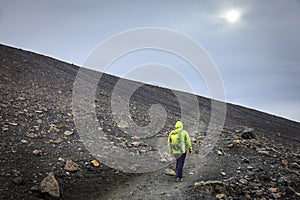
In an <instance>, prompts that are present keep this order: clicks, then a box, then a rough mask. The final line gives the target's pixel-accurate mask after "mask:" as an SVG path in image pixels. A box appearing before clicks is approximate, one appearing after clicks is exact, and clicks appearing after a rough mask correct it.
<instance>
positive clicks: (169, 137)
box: [168, 134, 173, 153]
mask: <svg viewBox="0 0 300 200" xmlns="http://www.w3.org/2000/svg"><path fill="white" fill-rule="evenodd" d="M168 150H169V153H173V152H172V148H171V134H169V136H168Z"/></svg>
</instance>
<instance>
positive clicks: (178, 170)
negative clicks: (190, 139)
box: [176, 153, 186, 178]
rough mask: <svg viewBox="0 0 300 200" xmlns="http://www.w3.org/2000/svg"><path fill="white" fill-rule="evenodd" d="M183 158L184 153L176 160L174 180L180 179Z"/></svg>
mask: <svg viewBox="0 0 300 200" xmlns="http://www.w3.org/2000/svg"><path fill="white" fill-rule="evenodd" d="M185 157H186V153H183V154H182V155H181V156H180V157H179V158H177V160H176V178H182V170H183V165H184V160H185Z"/></svg>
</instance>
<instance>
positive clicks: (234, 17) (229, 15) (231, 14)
mask: <svg viewBox="0 0 300 200" xmlns="http://www.w3.org/2000/svg"><path fill="white" fill-rule="evenodd" d="M225 18H226V20H227V21H229V22H230V23H234V22H236V21H238V20H239V18H240V13H239V12H238V11H237V10H229V11H227V12H226V15H225Z"/></svg>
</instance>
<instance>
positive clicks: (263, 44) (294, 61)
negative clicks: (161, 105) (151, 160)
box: [0, 0, 300, 122]
mask: <svg viewBox="0 0 300 200" xmlns="http://www.w3.org/2000/svg"><path fill="white" fill-rule="evenodd" d="M0 5H1V6H0V43H2V44H6V45H10V46H14V47H18V48H23V49H27V50H30V51H33V52H37V53H41V54H44V55H48V56H51V57H55V58H58V59H60V60H63V61H66V62H70V63H74V64H77V65H80V66H81V65H82V64H83V63H84V61H85V59H86V58H87V56H88V55H89V53H90V52H91V51H92V50H93V49H94V48H95V47H96V46H97V45H98V44H99V43H101V42H102V41H104V40H105V39H107V38H108V37H111V36H112V35H115V34H118V33H120V32H122V31H126V30H129V29H134V28H143V27H161V28H167V29H172V30H175V31H178V32H181V33H183V34H185V35H187V36H189V37H191V38H192V39H194V40H195V41H197V42H198V43H199V44H200V45H202V46H203V48H205V50H206V51H207V53H208V54H209V55H210V57H211V58H212V60H213V61H214V63H215V64H216V66H217V68H218V70H219V72H220V74H221V77H222V79H223V82H224V88H225V93H226V101H227V102H231V103H234V104H239V105H243V106H246V107H250V108H254V109H258V110H262V111H265V112H268V113H272V114H275V115H279V116H283V117H286V118H289V119H293V120H296V121H299V122H300V92H299V89H300V1H297V0H286V1H282V0H263V1H262V0H251V1H248V0H247V1H246V0H245V1H242V0H236V1H231V0H228V1H226V0H222V1H221V0H220V1H213V0H198V1H185V2H184V1H142V0H139V1H125V0H124V1H121V0H120V1H96V0H94V1H58V0H52V1H41V0H35V1H34V0H27V1H22V0H6V1H5V0H0ZM231 9H235V10H236V11H238V12H239V13H240V19H239V20H237V21H236V22H235V23H230V22H228V21H227V20H226V19H225V18H224V17H222V16H223V15H224V13H226V12H227V11H228V10H231ZM149 62H155V63H162V64H165V65H168V66H174V68H175V69H176V70H177V71H180V72H182V73H183V75H184V76H185V78H187V79H188V80H190V82H191V84H192V85H195V86H196V88H195V91H196V92H197V93H198V94H200V95H204V96H208V97H209V96H210V95H209V92H208V91H207V90H206V89H205V83H204V82H201V84H199V80H195V77H194V76H193V73H192V72H190V71H189V70H188V68H189V67H190V66H189V64H188V63H186V62H185V61H183V60H181V59H180V58H178V57H176V56H174V55H170V54H168V53H166V52H158V51H151V50H145V51H141V52H135V53H132V54H129V55H127V56H123V57H121V58H120V59H119V60H117V61H116V62H115V63H114V64H113V65H112V67H111V69H110V70H109V73H113V74H116V75H119V76H123V75H124V74H125V73H126V72H127V71H129V70H130V69H131V67H132V66H137V65H141V64H143V63H149ZM120 66H122V67H121V68H120Z"/></svg>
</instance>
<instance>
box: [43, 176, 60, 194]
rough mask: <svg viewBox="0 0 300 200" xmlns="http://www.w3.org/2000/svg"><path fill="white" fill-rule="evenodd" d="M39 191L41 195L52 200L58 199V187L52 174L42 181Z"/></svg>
mask: <svg viewBox="0 0 300 200" xmlns="http://www.w3.org/2000/svg"><path fill="white" fill-rule="evenodd" d="M40 190H41V192H42V193H46V194H48V195H50V197H51V198H53V199H58V198H59V197H60V191H59V185H58V182H57V180H56V178H55V177H54V174H53V172H50V173H49V174H48V176H47V177H46V178H44V179H43V180H42V182H41V184H40Z"/></svg>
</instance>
